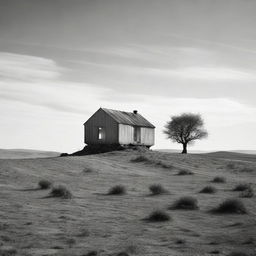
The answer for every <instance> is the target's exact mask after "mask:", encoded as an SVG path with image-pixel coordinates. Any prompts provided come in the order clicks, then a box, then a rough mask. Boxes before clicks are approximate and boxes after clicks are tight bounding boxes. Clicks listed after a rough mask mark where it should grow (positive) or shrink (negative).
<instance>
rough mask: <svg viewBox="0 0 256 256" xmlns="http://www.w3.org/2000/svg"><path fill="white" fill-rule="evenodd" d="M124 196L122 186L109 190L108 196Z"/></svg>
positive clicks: (124, 192) (124, 190)
mask: <svg viewBox="0 0 256 256" xmlns="http://www.w3.org/2000/svg"><path fill="white" fill-rule="evenodd" d="M124 194H126V189H125V187H124V186H123V185H116V186H114V187H112V188H110V189H109V191H108V195H124Z"/></svg>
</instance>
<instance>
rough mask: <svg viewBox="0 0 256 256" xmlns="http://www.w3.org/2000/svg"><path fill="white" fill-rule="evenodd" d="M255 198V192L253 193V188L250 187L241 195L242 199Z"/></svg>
mask: <svg viewBox="0 0 256 256" xmlns="http://www.w3.org/2000/svg"><path fill="white" fill-rule="evenodd" d="M253 196H254V191H253V189H252V187H249V188H248V189H246V190H244V191H242V192H241V193H240V197H245V198H251V197H253Z"/></svg>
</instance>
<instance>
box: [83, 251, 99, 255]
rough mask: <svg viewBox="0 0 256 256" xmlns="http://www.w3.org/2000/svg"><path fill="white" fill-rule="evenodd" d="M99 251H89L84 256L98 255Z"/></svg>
mask: <svg viewBox="0 0 256 256" xmlns="http://www.w3.org/2000/svg"><path fill="white" fill-rule="evenodd" d="M97 255H98V252H97V251H89V252H88V253H86V254H84V256H97Z"/></svg>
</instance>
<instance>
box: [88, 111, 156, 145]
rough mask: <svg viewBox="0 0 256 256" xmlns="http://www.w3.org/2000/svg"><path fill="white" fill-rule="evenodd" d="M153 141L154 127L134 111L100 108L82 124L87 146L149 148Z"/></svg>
mask: <svg viewBox="0 0 256 256" xmlns="http://www.w3.org/2000/svg"><path fill="white" fill-rule="evenodd" d="M154 141H155V126H154V125H153V124H151V123H150V122H149V121H148V120H146V119H145V118H144V117H143V116H142V115H140V114H139V113H138V112H137V111H136V110H134V111H133V112H124V111H118V110H112V109H106V108H100V109H99V110H98V111H96V112H95V113H94V114H93V115H92V116H91V117H90V118H89V119H88V120H87V121H86V122H85V123H84V142H85V143H86V144H87V145H95V144H119V145H130V144H132V145H141V146H147V147H151V146H153V145H154Z"/></svg>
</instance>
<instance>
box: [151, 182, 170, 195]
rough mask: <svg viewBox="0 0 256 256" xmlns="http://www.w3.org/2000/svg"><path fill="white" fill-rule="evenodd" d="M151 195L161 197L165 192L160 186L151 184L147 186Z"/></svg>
mask: <svg viewBox="0 0 256 256" xmlns="http://www.w3.org/2000/svg"><path fill="white" fill-rule="evenodd" d="M149 190H150V192H151V194H152V195H162V194H165V193H167V190H166V189H165V188H164V187H163V186H162V185H161V184H152V185H150V186H149Z"/></svg>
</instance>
